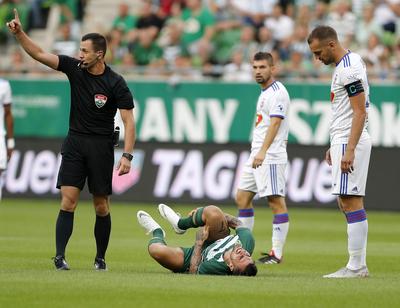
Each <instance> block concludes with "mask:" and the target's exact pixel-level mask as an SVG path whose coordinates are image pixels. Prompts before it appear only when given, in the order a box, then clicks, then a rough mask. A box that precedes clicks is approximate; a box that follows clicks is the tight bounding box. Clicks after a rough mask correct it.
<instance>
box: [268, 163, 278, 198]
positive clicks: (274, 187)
mask: <svg viewBox="0 0 400 308" xmlns="http://www.w3.org/2000/svg"><path fill="white" fill-rule="evenodd" d="M269 172H270V176H271V190H272V195H277V194H278V185H277V184H278V181H277V177H276V165H275V164H271V165H269Z"/></svg>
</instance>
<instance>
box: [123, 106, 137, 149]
mask: <svg viewBox="0 0 400 308" xmlns="http://www.w3.org/2000/svg"><path fill="white" fill-rule="evenodd" d="M120 113H121V119H122V122H123V123H124V128H125V135H124V152H126V153H132V152H133V148H134V146H135V141H136V128H135V120H134V116H133V110H132V109H121V110H120Z"/></svg>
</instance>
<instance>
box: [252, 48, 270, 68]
mask: <svg viewBox="0 0 400 308" xmlns="http://www.w3.org/2000/svg"><path fill="white" fill-rule="evenodd" d="M260 60H267V62H268V64H269V66H273V65H274V58H273V57H272V55H271V54H270V53H269V52H263V51H259V52H257V53H256V54H255V55H254V56H253V61H260Z"/></svg>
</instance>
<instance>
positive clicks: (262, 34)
mask: <svg viewBox="0 0 400 308" xmlns="http://www.w3.org/2000/svg"><path fill="white" fill-rule="evenodd" d="M275 45H276V42H275V41H274V40H273V38H272V33H271V31H270V30H269V29H268V28H267V27H261V28H260V29H258V47H257V50H258V51H263V52H271V51H272V49H274V48H275Z"/></svg>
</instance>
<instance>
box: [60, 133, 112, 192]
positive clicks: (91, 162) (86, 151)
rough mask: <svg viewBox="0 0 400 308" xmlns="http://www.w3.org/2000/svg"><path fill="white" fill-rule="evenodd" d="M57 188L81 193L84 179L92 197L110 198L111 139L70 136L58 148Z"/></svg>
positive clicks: (71, 134) (72, 134) (70, 134)
mask: <svg viewBox="0 0 400 308" xmlns="http://www.w3.org/2000/svg"><path fill="white" fill-rule="evenodd" d="M61 155H62V159H61V166H60V170H59V173H58V179H57V188H61V186H74V187H77V188H79V189H80V190H82V189H83V187H84V186H85V181H86V178H87V181H88V187H89V192H90V193H91V194H93V195H111V193H112V176H113V167H114V144H113V141H112V138H111V137H105V136H92V135H78V134H74V133H69V134H68V136H67V137H66V138H65V140H64V143H63V145H62V148H61Z"/></svg>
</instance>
